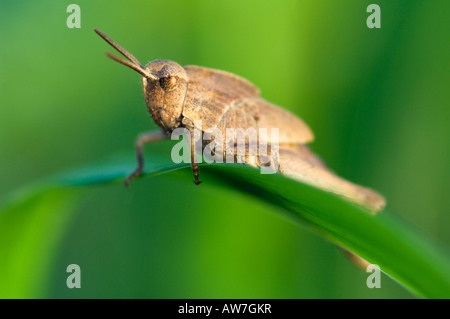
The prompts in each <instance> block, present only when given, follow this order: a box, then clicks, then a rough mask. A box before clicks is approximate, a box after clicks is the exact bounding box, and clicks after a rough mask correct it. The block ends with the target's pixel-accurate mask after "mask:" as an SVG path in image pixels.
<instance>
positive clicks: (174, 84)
mask: <svg viewBox="0 0 450 319" xmlns="http://www.w3.org/2000/svg"><path fill="white" fill-rule="evenodd" d="M95 32H97V34H98V35H100V36H101V37H102V38H103V39H104V40H105V41H106V42H108V43H109V44H110V45H111V46H112V47H114V48H115V49H116V50H117V51H119V52H120V53H121V54H122V55H123V56H125V57H126V58H127V59H128V60H125V59H122V58H120V57H117V56H115V55H113V54H111V53H109V52H107V53H106V55H107V56H108V57H110V58H111V59H113V60H115V61H117V62H119V63H121V64H123V65H125V66H127V67H129V68H131V69H133V70H135V71H136V72H138V73H140V74H141V75H142V87H143V90H144V99H145V102H146V103H147V107H148V110H149V111H150V114H151V115H152V117H153V120H154V121H155V122H156V124H158V125H159V126H160V127H161V128H163V129H164V130H166V131H172V130H173V129H175V128H176V127H178V126H179V125H180V123H181V117H182V112H183V106H184V100H185V95H186V91H187V83H188V78H187V74H186V71H185V70H184V69H183V67H181V66H180V65H179V64H178V63H176V62H173V61H168V60H155V61H152V62H150V63H148V64H147V65H146V66H145V67H143V66H142V64H141V63H140V62H139V61H138V60H137V59H136V58H135V57H134V56H133V55H132V54H131V53H129V52H128V51H126V50H125V49H124V48H122V47H121V46H120V45H118V44H117V43H115V42H114V41H113V40H111V39H110V38H109V37H108V36H107V35H106V34H104V33H103V32H101V31H99V30H97V29H95Z"/></svg>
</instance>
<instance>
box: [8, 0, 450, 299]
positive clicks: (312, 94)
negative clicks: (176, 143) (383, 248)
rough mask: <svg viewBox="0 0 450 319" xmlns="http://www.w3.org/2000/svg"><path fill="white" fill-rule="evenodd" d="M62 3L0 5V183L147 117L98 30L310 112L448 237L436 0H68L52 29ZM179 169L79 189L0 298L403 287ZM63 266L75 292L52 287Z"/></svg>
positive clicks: (319, 148) (321, 294) (393, 196)
mask: <svg viewBox="0 0 450 319" xmlns="http://www.w3.org/2000/svg"><path fill="white" fill-rule="evenodd" d="M70 3H72V2H69V1H49V0H48V1H5V0H3V1H1V3H0V39H1V43H2V47H1V50H0V101H1V102H0V103H1V107H0V176H1V180H0V197H1V196H3V195H6V194H8V193H10V192H11V191H13V190H14V189H17V188H19V187H22V186H24V185H27V184H30V183H33V182H35V181H37V180H40V179H43V178H46V177H47V176H49V175H54V174H55V173H58V172H61V171H65V170H70V169H71V168H76V167H82V166H84V165H87V164H90V163H92V162H97V161H99V160H103V159H105V158H108V157H109V156H111V155H114V154H128V155H129V156H130V157H132V156H133V154H134V149H133V144H134V140H135V138H136V136H137V135H138V134H139V133H141V132H143V131H148V130H150V129H152V128H156V126H155V124H154V123H153V121H152V120H151V118H150V117H149V115H148V113H147V110H146V107H145V103H144V101H143V98H142V91H141V90H142V89H141V84H140V77H139V76H138V75H137V74H136V73H135V72H132V71H130V70H128V69H126V68H125V67H123V66H121V65H119V64H117V63H114V62H112V61H111V60H109V59H107V58H106V57H105V56H104V54H103V53H104V51H111V50H112V49H111V48H110V47H108V46H107V44H106V43H105V42H104V41H103V40H101V39H100V38H99V37H98V36H97V35H96V34H95V33H94V32H93V28H99V29H100V30H102V31H103V32H105V33H106V34H108V35H109V36H110V37H111V38H113V39H114V40H115V41H116V42H118V43H119V44H121V45H122V46H123V47H125V48H126V49H127V50H129V51H130V52H131V53H133V54H134V55H135V56H136V57H137V58H138V59H139V60H140V61H141V62H142V63H147V62H148V61H150V60H154V59H157V58H165V59H171V60H174V61H177V62H178V63H180V64H181V65H186V64H196V65H201V66H205V67H212V68H217V69H223V70H227V71H230V72H233V73H236V74H239V75H241V76H243V77H245V78H247V79H249V80H250V81H252V82H254V83H255V84H256V85H257V86H258V87H259V88H260V89H261V91H262V96H263V97H264V98H266V99H268V100H269V101H271V102H273V103H275V104H278V105H281V106H283V107H285V108H286V109H289V110H291V111H292V112H294V113H296V114H298V115H299V116H300V117H302V118H303V119H304V120H305V121H306V122H307V123H308V124H309V125H310V126H311V128H312V129H313V131H314V132H315V135H316V141H315V142H314V143H313V144H312V148H313V150H314V151H315V152H317V153H318V154H320V156H321V157H322V158H323V159H324V160H325V161H326V162H327V164H328V166H329V167H331V168H332V169H334V170H335V171H336V172H338V173H339V174H340V175H342V176H344V177H345V178H347V179H349V180H352V181H354V182H357V183H360V184H363V185H367V186H370V187H372V188H374V189H377V190H379V191H380V192H381V193H382V194H384V195H385V196H386V197H387V200H388V207H389V209H390V210H391V211H394V212H396V213H397V214H398V215H400V216H402V217H403V218H405V219H407V220H409V221H411V222H412V223H413V224H415V225H417V226H418V227H420V228H423V229H424V230H425V231H426V232H428V233H429V234H431V236H432V237H434V238H436V239H437V240H438V241H441V242H443V243H445V244H450V233H449V231H448V229H449V226H450V216H449V214H448V212H449V209H448V207H449V204H450V200H449V197H448V190H449V186H450V185H449V184H450V182H449V178H450V176H449V170H448V163H449V159H450V143H449V137H450V125H449V124H448V122H449V119H450V116H449V115H450V114H449V109H450V108H449V106H450V105H449V98H450V90H449V83H450V67H449V66H450V62H449V57H450V38H449V29H450V28H449V27H450V23H449V20H448V17H449V16H450V2H449V1H445V0H442V1H437V0H434V1H381V0H377V1H361V0H342V1H335V0H327V1H323V0H321V1H313V0H311V1H301V0H293V1H261V0H259V1H242V0H232V1H206V0H203V1H186V0H178V1H144V0H142V1H137V0H128V1H124V2H119V1H116V2H113V1H108V2H106V1H92V0H89V1H87V0H85V1H82V0H78V1H76V3H77V4H78V5H79V6H80V7H81V29H69V28H67V26H66V19H67V17H68V15H69V13H67V12H66V8H67V6H68V5H69V4H70ZM370 3H377V4H379V5H380V7H381V25H382V28H381V29H368V28H367V26H366V18H367V16H368V15H369V14H368V13H366V8H367V6H368V5H369V4H370ZM164 143H166V142H164ZM164 143H162V144H164ZM169 143H170V142H169ZM150 147H156V148H158V147H161V146H160V145H155V146H150ZM166 149H167V148H166ZM167 156H170V155H169V154H167ZM187 176H188V175H186V174H184V173H183V172H175V173H170V174H167V175H164V176H157V177H151V178H144V179H141V180H139V181H136V182H134V183H133V184H132V187H131V189H129V190H126V189H125V188H124V187H123V185H122V184H121V183H117V184H113V185H110V186H105V187H92V188H90V189H89V191H88V192H84V193H82V197H83V201H82V204H81V205H74V207H76V208H75V209H74V210H73V212H72V213H70V214H69V213H65V214H68V215H67V218H66V219H65V220H66V222H61V225H62V226H61V227H60V228H59V229H55V230H51V231H54V232H55V236H60V238H61V239H60V240H58V244H57V245H56V246H55V245H52V246H51V247H46V249H45V250H46V252H45V253H44V252H43V253H42V256H41V252H40V251H32V250H33V249H34V248H33V247H22V248H21V249H25V250H26V249H29V250H30V252H31V251H32V253H33V254H34V255H35V256H37V257H36V258H46V259H45V262H44V263H43V264H44V265H45V266H43V267H40V268H38V269H35V270H33V274H32V276H33V277H35V279H36V278H39V280H34V281H32V282H29V283H28V282H25V279H24V282H23V283H20V285H21V286H22V287H24V289H23V290H22V291H21V292H20V294H19V295H14V294H13V293H12V291H14V286H15V283H12V284H11V285H10V286H7V285H3V286H0V287H1V289H2V290H3V291H1V294H2V296H22V297H30V296H31V297H56V298H71V297H75V298H78V297H87V298H100V297H103V298H108V297H124V298H132V297H135V298H147V297H150V298H382V297H385V298H409V297H411V296H412V295H410V294H409V293H408V292H407V291H406V290H405V289H404V288H403V287H401V286H399V285H398V284H397V283H395V282H394V281H392V280H391V279H390V278H388V277H387V276H384V275H383V278H382V288H381V289H368V288H367V287H366V278H367V273H365V272H364V271H361V270H359V269H358V268H356V267H355V266H354V265H353V264H351V263H350V262H349V261H348V260H347V259H346V258H345V256H344V255H343V254H342V253H341V252H340V251H339V250H337V249H336V247H335V246H334V245H332V244H330V243H329V242H328V241H327V240H326V239H324V238H322V237H320V236H317V235H316V234H315V233H312V232H310V231H309V230H307V229H305V228H302V227H299V225H296V224H294V223H292V222H291V221H289V220H288V219H286V218H285V217H284V216H283V214H280V213H279V212H278V211H277V210H276V209H275V208H274V207H271V206H268V205H267V204H265V203H263V202H261V201H258V200H257V199H255V198H251V197H249V196H248V195H245V194H240V193H239V192H237V191H235V190H233V189H232V188H230V189H225V188H223V187H221V186H218V185H217V184H215V183H214V182H209V181H207V180H206V181H205V182H204V183H203V184H202V185H201V186H199V187H195V186H194V185H193V183H192V178H191V177H190V175H189V177H187ZM55 207H58V205H56V204H55ZM41 209H43V210H46V211H48V216H49V218H59V217H58V216H59V214H62V213H61V212H60V211H59V209H56V208H54V207H53V206H51V207H50V206H49V207H41ZM11 233H12V234H13V235H14V229H12V230H11ZM16 235H17V234H16ZM4 244H5V243H4ZM5 245H7V243H6V244H5ZM48 251H50V253H48ZM1 262H2V261H0V263H1ZM24 262H25V261H24ZM72 263H76V264H79V265H80V267H81V271H82V288H81V289H72V290H71V289H68V288H67V287H66V277H67V275H68V274H67V273H66V267H67V265H69V264H72ZM31 269H33V268H32V267H31ZM16 271H17V270H16ZM9 275H10V274H8V273H1V274H0V281H1V278H2V277H3V279H5V278H7V277H8V276H9ZM25 277H26V278H28V277H29V274H28V277H27V276H25V275H24V278H25ZM17 284H19V283H17ZM9 289H11V295H9Z"/></svg>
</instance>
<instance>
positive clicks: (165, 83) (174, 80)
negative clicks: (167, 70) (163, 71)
mask: <svg viewBox="0 0 450 319" xmlns="http://www.w3.org/2000/svg"><path fill="white" fill-rule="evenodd" d="M159 85H161V87H162V88H163V90H164V91H172V90H173V89H175V88H176V87H177V85H178V76H172V75H169V76H166V77H164V78H161V79H159Z"/></svg>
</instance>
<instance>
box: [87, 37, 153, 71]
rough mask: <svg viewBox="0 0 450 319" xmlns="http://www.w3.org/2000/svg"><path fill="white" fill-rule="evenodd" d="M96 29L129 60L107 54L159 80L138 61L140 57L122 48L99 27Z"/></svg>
mask: <svg viewBox="0 0 450 319" xmlns="http://www.w3.org/2000/svg"><path fill="white" fill-rule="evenodd" d="M94 31H95V32H96V33H97V34H98V35H99V36H101V37H102V38H103V40H105V41H106V42H108V43H109V44H110V45H111V46H112V47H113V48H114V49H116V50H117V51H119V52H120V53H121V54H122V55H123V56H124V57H126V58H127V59H128V60H130V61H127V60H125V59H122V58H120V57H118V56H115V55H114V54H112V53H109V52H106V55H107V56H108V57H109V58H111V59H113V60H114V61H117V62H119V63H121V64H123V65H125V66H127V67H129V68H131V69H133V70H135V71H137V72H139V73H140V74H142V75H143V76H145V77H146V78H148V79H152V80H158V77H157V76H156V75H154V74H151V73H149V72H147V71H146V70H145V69H144V67H143V66H142V64H141V63H140V62H139V61H138V59H136V58H135V57H134V56H133V55H132V54H131V53H129V52H128V51H127V50H125V49H124V48H122V47H121V46H120V45H118V44H117V43H116V42H114V41H113V40H111V38H109V37H108V36H107V35H106V34H104V33H103V32H102V31H100V30H98V29H94Z"/></svg>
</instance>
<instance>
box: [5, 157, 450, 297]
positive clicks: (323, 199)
mask: <svg viewBox="0 0 450 319" xmlns="http://www.w3.org/2000/svg"><path fill="white" fill-rule="evenodd" d="M153 155H154V156H153V157H148V159H149V160H148V161H147V163H146V165H147V169H146V172H145V175H157V174H163V173H169V172H171V171H173V170H177V169H181V168H187V167H190V165H189V164H179V165H174V164H173V163H171V162H169V161H170V159H167V158H163V157H160V156H158V154H153ZM133 168H134V160H126V161H123V160H114V161H113V162H112V163H111V162H110V163H108V164H101V165H97V166H90V167H87V168H82V169H79V170H76V171H72V172H71V173H68V174H64V175H61V176H57V177H53V178H50V179H48V180H47V181H46V182H43V183H41V184H38V185H37V186H31V187H30V188H29V189H28V190H27V191H25V192H23V191H22V192H19V193H17V194H16V195H15V196H12V197H9V198H7V199H5V200H4V201H2V202H0V248H1V249H0V260H2V263H1V266H0V273H2V274H5V273H10V272H11V271H12V274H13V275H12V276H9V280H7V281H6V282H0V296H6V293H5V292H6V289H7V288H8V287H9V286H10V285H12V284H14V281H15V280H19V281H21V282H22V283H23V285H25V283H24V281H23V280H22V279H21V278H20V276H21V273H24V272H25V270H26V269H21V271H16V272H14V271H13V269H15V267H17V265H22V267H27V266H23V265H28V267H31V266H29V265H31V264H32V263H31V260H32V259H33V258H34V257H35V256H34V255H33V254H31V255H30V254H29V252H28V250H27V249H23V248H24V247H26V246H27V245H30V244H31V243H33V248H34V249H35V251H39V249H40V248H42V247H47V246H49V245H50V246H52V245H55V242H57V241H58V238H59V237H58V233H57V232H56V233H54V232H50V233H51V234H50V235H47V233H48V230H49V229H52V227H54V226H55V225H54V218H50V217H51V216H53V217H55V216H57V215H58V214H60V213H61V212H60V211H59V210H61V208H60V207H61V206H70V205H68V204H67V203H69V202H70V201H69V199H68V197H67V200H66V199H65V198H66V197H64V196H59V198H60V201H59V202H55V203H54V207H51V208H50V210H49V209H46V210H43V209H39V208H38V207H39V204H38V202H36V201H35V197H36V196H37V195H36V194H40V195H39V196H44V197H45V194H48V195H49V197H52V196H51V193H52V192H61V193H66V194H68V195H70V194H71V193H72V192H73V191H71V190H77V189H80V188H81V189H87V190H88V189H89V188H88V187H87V186H89V185H104V184H108V183H112V182H116V181H119V180H122V179H123V178H124V177H126V176H127V174H128V173H129V172H130V171H132V169H133ZM202 177H203V178H204V180H208V179H210V178H211V179H212V178H214V179H216V180H218V181H220V182H221V183H222V184H223V185H224V187H230V186H231V187H232V188H236V189H237V190H239V191H242V192H247V193H248V194H250V195H252V196H256V197H257V198H259V199H261V200H264V201H267V202H269V203H270V204H271V205H273V206H274V207H278V208H282V209H283V210H284V211H287V212H289V213H290V215H291V216H292V217H293V218H294V219H295V220H298V221H301V222H302V223H303V224H305V225H307V226H309V227H310V228H311V229H313V230H314V231H316V232H318V233H319V234H321V235H322V236H325V237H326V238H328V239H329V240H330V241H332V242H334V243H336V244H338V245H340V246H342V247H345V248H347V249H348V250H350V251H352V252H354V253H356V254H357V255H359V256H361V257H362V258H364V259H366V260H367V261H369V262H371V263H376V264H378V265H379V266H380V268H381V270H382V271H383V272H385V273H386V274H388V275H389V276H391V277H392V278H393V279H395V280H396V281H398V282H399V283H401V284H402V285H404V286H405V287H407V288H408V289H409V290H411V291H412V292H414V293H415V294H416V295H417V296H421V297H427V298H444V297H450V260H449V257H448V256H449V255H448V251H447V248H445V247H439V245H438V244H437V243H435V242H433V240H431V239H430V238H428V237H427V236H426V235H425V234H423V233H421V232H420V231H419V230H418V229H415V228H414V227H413V226H411V225H408V223H406V222H405V221H402V220H400V219H399V218H397V217H395V215H394V214H392V213H390V212H388V211H384V212H382V213H381V214H379V215H377V216H372V215H370V214H368V213H367V212H366V211H365V210H364V209H362V208H360V207H358V206H356V205H354V204H352V203H349V202H347V201H345V200H343V199H341V198H339V197H337V196H335V195H333V194H331V193H327V192H324V191H321V190H319V189H316V188H313V187H310V186H308V185H304V184H302V183H299V182H297V181H294V180H291V179H289V178H286V177H284V176H281V175H278V174H275V175H261V174H260V173H259V171H258V170H256V169H253V168H250V167H246V166H243V165H237V164H215V165H203V166H202ZM193 187H196V186H194V185H193ZM198 187H207V184H202V185H201V186H198ZM75 193H76V191H75ZM39 196H38V197H39ZM58 203H59V204H58ZM58 205H60V206H58ZM63 215H64V216H68V215H69V214H63ZM62 219H64V218H62ZM16 229H20V230H21V231H20V232H17V231H16ZM38 232H39V234H38ZM33 240H34V241H33ZM5 243H8V244H5ZM27 254H28V255H27ZM48 254H49V256H50V253H48ZM42 259H43V258H39V260H42ZM44 259H45V258H44ZM36 260H37V258H34V260H33V261H35V262H37V261H36ZM24 261H26V264H24ZM32 265H33V266H32V267H36V265H35V264H32ZM40 267H41V268H42V267H45V265H40ZM31 272H32V271H31ZM20 287H21V286H20V285H19V288H20ZM8 296H10V295H8ZM14 296H23V294H22V295H21V290H20V289H16V291H15V294H14Z"/></svg>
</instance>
